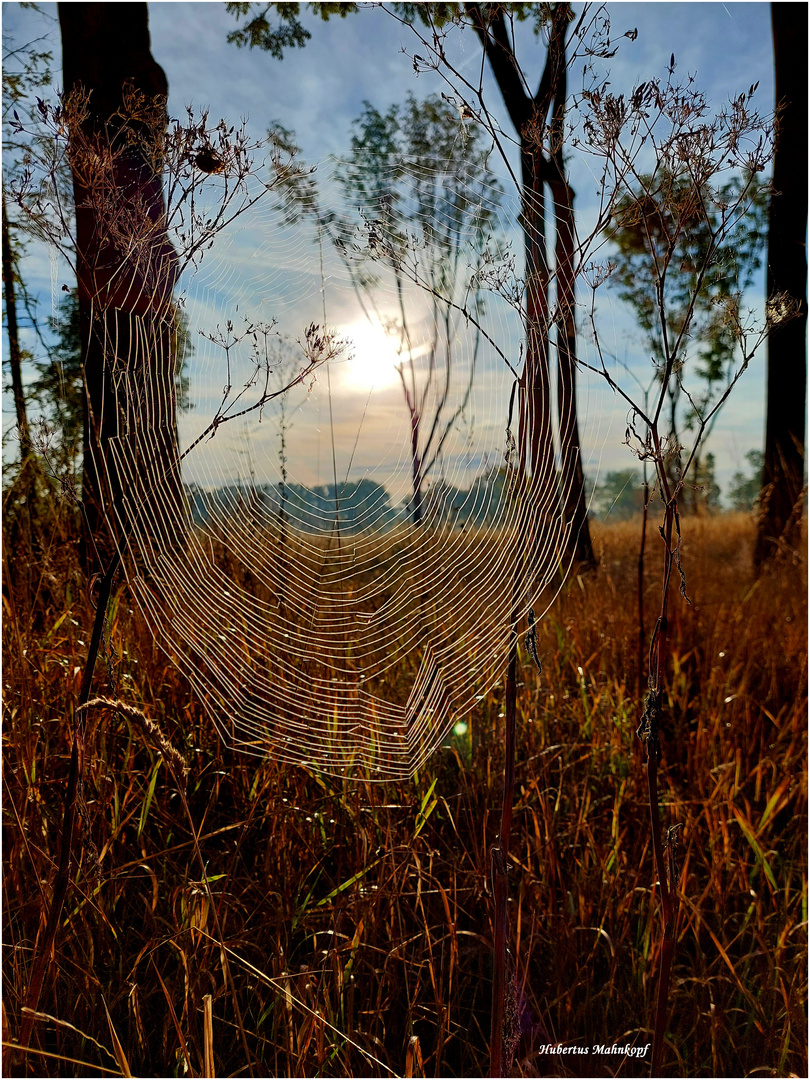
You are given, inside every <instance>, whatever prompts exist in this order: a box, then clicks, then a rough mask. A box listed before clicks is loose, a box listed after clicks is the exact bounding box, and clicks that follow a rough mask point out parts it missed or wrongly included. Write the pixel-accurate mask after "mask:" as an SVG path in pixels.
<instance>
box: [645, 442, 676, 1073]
mask: <svg viewBox="0 0 810 1080" xmlns="http://www.w3.org/2000/svg"><path fill="white" fill-rule="evenodd" d="M652 438H653V445H654V446H655V452H656V455H657V460H656V464H657V467H658V474H659V480H660V484H661V489H662V492H663V494H664V498H665V502H666V509H665V516H664V524H663V526H662V528H661V537H662V539H663V541H664V566H663V577H662V589H661V612H660V614H659V616H658V621H657V623H656V626H655V629H654V631H653V635H652V641H651V643H650V676H649V693H648V695H647V701H646V704H645V710H644V715H643V717H642V721H641V725H640V728H639V737H640V738H641V739H642V740H643V741H644V742H645V743H646V747H647V790H648V793H649V799H650V827H651V830H652V842H653V852H654V855H655V868H656V871H657V874H658V884H659V888H660V890H661V914H662V923H663V927H662V942H661V961H660V968H659V972H658V1000H657V1004H656V1013H655V1029H654V1032H653V1047H652V1060H651V1065H650V1075H651V1076H660V1075H661V1059H662V1057H663V1051H664V1031H665V1028H666V1019H667V1001H668V998H669V982H670V974H671V971H672V958H673V954H674V951H675V915H676V912H675V908H674V904H673V897H672V890H673V889H674V888H675V882H674V877H673V878H672V879H668V876H667V867H666V862H665V857H664V848H663V844H662V842H661V815H660V812H659V809H658V759H659V756H660V744H659V732H658V724H659V719H660V715H661V705H660V703H661V695H662V692H663V684H664V666H665V663H666V657H667V652H668V645H669V627H668V605H669V588H670V582H671V579H672V569H673V563H674V561H675V555H674V549H673V546H672V538H673V529H674V526H675V515H676V510H677V503H676V500H677V492H676V493H675V494H672V493H671V492H670V488H669V482H668V479H667V476H666V471H665V469H664V462H663V455H662V453H661V444H660V440H659V437H658V431H657V429H656V427H655V426H653V428H652Z"/></svg>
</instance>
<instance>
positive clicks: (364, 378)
mask: <svg viewBox="0 0 810 1080" xmlns="http://www.w3.org/2000/svg"><path fill="white" fill-rule="evenodd" d="M340 336H341V337H342V338H343V339H344V340H345V341H347V342H348V344H349V351H350V353H351V359H350V360H348V361H347V362H346V364H345V365H344V371H343V383H344V385H346V386H348V387H351V388H352V389H353V390H386V389H388V387H390V386H394V385H396V384H398V383H399V372H398V368H399V365H400V364H401V363H402V362H403V360H405V359H406V357H407V355H408V354H407V352H406V351H405V350H404V349H403V350H402V352H400V351H399V337H398V336H397V334H396V332H394V333H393V334H388V333H386V331H385V328H384V327H383V326H381V325H380V323H373V322H369V321H368V319H363V320H362V321H358V322H356V323H352V324H351V325H350V326H347V327H346V328H345V329H343V330H341V333H340Z"/></svg>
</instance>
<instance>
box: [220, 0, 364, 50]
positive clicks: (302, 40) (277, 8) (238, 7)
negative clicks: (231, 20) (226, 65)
mask: <svg viewBox="0 0 810 1080" xmlns="http://www.w3.org/2000/svg"><path fill="white" fill-rule="evenodd" d="M225 7H226V8H227V10H228V13H229V14H230V15H233V16H234V17H235V18H237V19H238V18H244V17H245V16H249V17H248V19H247V21H246V22H245V23H243V24H242V25H241V26H240V27H239V28H238V29H237V30H232V31H231V32H230V33H229V34H228V41H229V42H230V43H231V44H232V45H236V46H237V48H240V49H242V48H244V47H245V46H246V45H247V46H249V47H250V48H251V49H264V51H265V52H269V53H270V55H271V56H274V57H275V58H276V60H281V58H282V57H283V56H284V50H285V49H289V48H302V47H303V46H304V45H306V43H307V41H309V39H310V38H311V37H312V35H311V34H310V32H309V31H308V30H305V29H304V27H303V26H302V25H301V23H300V21H299V19H298V15H299V13H300V8H301V5H300V4H289V3H276V4H248V3H227V4H226V5H225ZM307 7H308V8H309V9H310V11H312V12H314V13H315V14H316V15H320V17H321V18H322V19H323V21H324V22H328V21H329V19H330V17H331V16H332V15H340V17H341V18H345V17H346V16H347V15H348V14H350V13H351V12H354V11H357V10H358V5H357V4H307ZM271 15H275V16H277V18H278V21H277V22H276V23H275V24H271V22H270V16H271Z"/></svg>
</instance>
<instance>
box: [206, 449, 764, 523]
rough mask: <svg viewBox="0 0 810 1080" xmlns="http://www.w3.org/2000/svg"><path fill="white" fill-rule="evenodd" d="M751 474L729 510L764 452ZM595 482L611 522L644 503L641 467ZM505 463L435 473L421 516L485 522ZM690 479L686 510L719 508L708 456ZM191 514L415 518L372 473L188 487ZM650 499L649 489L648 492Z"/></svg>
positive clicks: (734, 492)
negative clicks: (318, 480) (313, 481)
mask: <svg viewBox="0 0 810 1080" xmlns="http://www.w3.org/2000/svg"><path fill="white" fill-rule="evenodd" d="M747 461H748V465H749V467H750V469H751V472H750V474H743V473H740V472H738V473H735V475H734V477H733V479H732V483H731V485H730V487H729V489H728V492H727V502H728V505H729V507H730V508H731V509H733V510H751V509H753V507H754V503H755V501H756V498H757V495H758V493H759V483H760V472H761V469H762V455H761V454H760V453H759V452H758V451H751V452H750V453H749V454H748V455H747ZM600 480H601V482H600V483H598V484H597V485H596V487H595V488H594V489H593V492H592V497H591V502H590V512H591V514H592V515H596V516H597V517H599V518H602V519H604V518H609V519H610V520H612V521H616V520H628V519H631V518H633V517H635V516H636V515H638V514H640V512H641V508H642V506H643V504H644V487H643V483H642V476H641V472H640V471H638V470H635V469H623V470H619V471H616V472H608V473H606V474H605V475H604V477H602V478H600ZM505 481H506V474H505V472H504V470H502V469H501V470H497V471H496V470H492V471H491V472H489V473H487V474H485V475H482V476H479V477H477V478H476V479H475V480H474V481H473V484H472V486H471V487H469V488H458V487H454V486H453V485H452V484H448V483H446V482H445V481H443V480H439V481H437V482H434V483H432V484H430V485H429V486H428V487H427V488H426V490H424V491H423V492H422V506H423V521H424V522H425V523H427V524H433V525H451V526H463V525H476V526H480V525H490V524H492V523H493V522H494V521H495V520H496V519H497V518H498V517H499V515H500V511H501V504H502V502H503V501H504V499H505V498H506V497H507V496H506V494H505ZM696 481H697V482H694V483H692V484H691V485H689V486H688V488H687V490H686V492H685V495H684V505H685V508H686V509H687V510H690V509H691V510H704V511H707V512H710V513H711V512H713V511H717V510H720V509H721V504H720V488H719V487H718V485H717V483H716V481H715V479H714V461H713V458H712V456H711V454H709V455H707V457H706V460H705V462H704V463H701V468H700V469H698V470H697V471H696ZM186 495H187V497H188V500H189V505H190V508H191V514H192V519H193V521H194V522H195V523H196V524H198V525H203V524H206V523H207V522H211V521H214V520H217V519H221V518H222V517H223V516H224V517H227V516H229V515H230V514H233V513H243V512H244V510H245V509H249V510H251V512H254V513H256V514H258V515H259V516H261V517H264V518H273V517H275V518H278V519H279V520H280V521H284V520H286V522H287V523H288V524H289V526H290V527H291V528H293V529H298V530H300V531H301V532H312V533H318V532H323V531H325V530H326V531H329V530H331V529H332V528H333V526H334V525H335V524H336V523H337V522H338V521H339V523H340V528H341V529H342V530H343V531H345V532H363V531H364V530H368V529H370V530H374V531H384V530H386V529H392V528H395V527H396V526H398V525H407V524H408V523H409V522H410V521H411V520H412V518H413V504H412V502H411V500H406V501H405V502H401V503H395V502H394V501H393V500H392V498H391V495H390V493H389V492H388V490H387V489H386V488H385V487H383V485H382V484H378V483H377V482H376V481H374V480H368V479H364V480H356V481H352V482H350V483H348V482H347V483H345V484H338V485H337V488H335V485H334V484H321V485H318V486H316V487H306V486H305V485H303V484H290V483H278V484H264V485H258V486H256V485H253V484H249V483H236V484H229V485H227V486H225V487H221V488H216V489H213V490H210V489H204V488H201V487H199V486H197V485H194V484H190V485H187V486H186ZM650 495H651V496H652V497H653V498H654V497H655V496H654V494H653V493H650Z"/></svg>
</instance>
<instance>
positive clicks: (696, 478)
mask: <svg viewBox="0 0 810 1080" xmlns="http://www.w3.org/2000/svg"><path fill="white" fill-rule="evenodd" d="M714 469H715V462H714V454H706V456H705V457H700V458H697V457H696V458H695V460H694V463H693V465H692V468H691V469H690V470H689V479H688V481H687V485H686V496H685V498H684V503H685V505H686V506H688V507H689V509H691V510H692V512H693V513H702V512H705V513H709V514H712V513H714V512H715V511H717V510H719V509H720V485H719V484H718V483H717V478H716V477H715V471H714Z"/></svg>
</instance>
